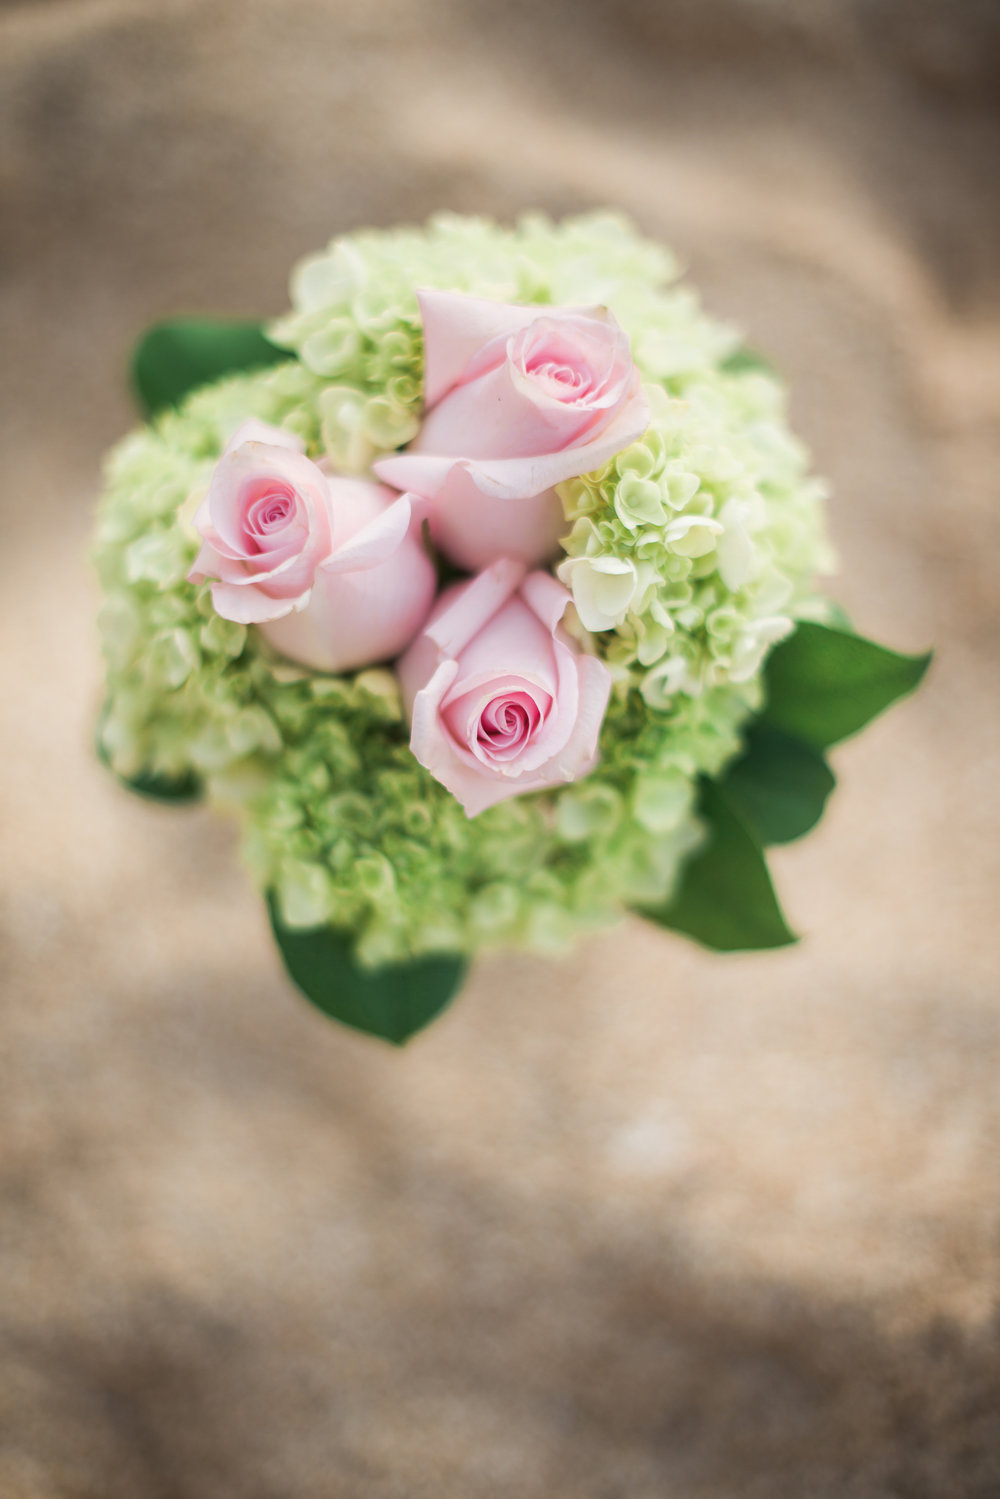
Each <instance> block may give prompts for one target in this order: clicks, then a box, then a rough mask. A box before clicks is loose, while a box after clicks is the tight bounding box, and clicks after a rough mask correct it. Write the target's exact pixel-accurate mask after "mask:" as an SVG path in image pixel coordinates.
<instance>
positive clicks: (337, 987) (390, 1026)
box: [268, 895, 468, 1046]
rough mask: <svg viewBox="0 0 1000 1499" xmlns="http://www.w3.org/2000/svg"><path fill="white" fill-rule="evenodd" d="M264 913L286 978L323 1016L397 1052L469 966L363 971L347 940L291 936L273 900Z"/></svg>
mask: <svg viewBox="0 0 1000 1499" xmlns="http://www.w3.org/2000/svg"><path fill="white" fill-rule="evenodd" d="M268 910H269V912H270V916H271V927H272V929H273V931H274V936H275V941H276V942H277V944H278V948H279V950H280V952H281V956H282V959H283V961H284V964H285V967H286V968H287V970H288V973H289V975H290V976H291V978H292V979H293V980H294V982H295V983H296V984H297V985H298V987H299V988H300V989H301V990H302V993H303V994H304V995H305V996H306V998H307V999H310V1000H311V1001H312V1002H313V1004H314V1005H316V1006H317V1008H318V1009H320V1010H322V1011H323V1012H324V1014H326V1015H330V1016H332V1018H333V1019H334V1020H339V1021H341V1022H342V1024H344V1025H349V1026H352V1027H353V1028H354V1029H355V1030H358V1031H366V1032H367V1033H368V1034H369V1035H371V1036H380V1037H381V1038H382V1039H383V1040H385V1041H392V1042H394V1043H395V1044H396V1045H397V1046H401V1045H402V1044H403V1042H404V1041H408V1040H409V1038H410V1037H411V1036H412V1035H415V1034H416V1032H417V1031H419V1030H421V1029H422V1028H423V1027H424V1026H425V1025H427V1024H428V1022H429V1021H431V1020H433V1019H434V1017H435V1016H436V1015H439V1014H440V1013H441V1011H442V1010H443V1009H444V1008H445V1006H446V1005H447V1004H448V1002H449V1001H450V1000H451V999H453V998H454V997H455V995H456V994H457V993H458V991H459V989H460V988H461V987H462V983H463V981H464V979H465V975H466V971H467V968H468V964H467V962H466V960H465V959H464V958H463V957H459V956H458V955H457V954H452V953H443V954H440V955H436V954H435V955H434V956H431V957H425V958H416V959H414V961H413V962H412V963H392V964H389V965H387V966H386V967H384V968H376V969H368V968H362V967H360V966H359V965H358V963H357V962H356V961H355V959H354V957H353V954H352V952H351V944H350V940H349V938H348V937H347V936H345V934H344V933H342V932H337V931H335V930H334V929H333V928H332V927H316V928H313V929H311V930H308V931H293V930H291V929H290V928H289V927H286V926H284V925H283V924H282V921H281V917H280V915H279V912H278V908H277V903H276V901H275V899H274V896H273V895H271V896H269V897H268Z"/></svg>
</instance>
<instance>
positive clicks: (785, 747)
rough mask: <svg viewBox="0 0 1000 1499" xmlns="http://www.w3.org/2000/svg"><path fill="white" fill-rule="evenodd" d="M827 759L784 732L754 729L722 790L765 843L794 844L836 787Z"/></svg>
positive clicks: (759, 726) (763, 727)
mask: <svg viewBox="0 0 1000 1499" xmlns="http://www.w3.org/2000/svg"><path fill="white" fill-rule="evenodd" d="M836 784H837V783H836V780H835V778H834V775H833V772H832V771H831V769H830V767H829V765H827V763H826V761H825V760H824V758H823V756H822V755H821V754H820V752H819V751H818V750H815V749H813V748H812V746H811V745H808V744H804V743H803V742H802V740H801V739H795V738H793V737H792V736H791V735H790V734H786V733H784V732H783V731H782V730H781V729H775V728H772V727H771V726H770V725H769V724H766V723H755V724H753V725H751V727H750V730H749V732H748V734H747V744H746V750H745V751H744V753H743V754H742V755H741V756H740V758H739V759H738V760H736V761H734V762H733V764H732V765H731V766H730V767H729V769H728V770H727V771H726V774H725V776H724V777H723V779H722V789H723V791H724V792H725V795H726V796H727V797H728V799H729V801H730V802H731V803H732V804H733V806H734V807H735V808H736V810H737V811H738V812H739V813H740V814H741V815H742V816H743V818H744V820H745V821H746V822H747V823H748V824H749V826H750V827H751V828H752V829H753V831H754V832H755V833H756V835H757V837H758V838H759V840H760V842H761V843H791V841H792V840H793V839H794V838H801V837H802V836H803V835H804V834H805V833H808V832H809V830H810V828H813V827H815V826H816V824H817V822H819V820H820V818H821V817H822V815H823V808H824V806H825V805H826V799H827V797H828V796H829V795H830V792H831V791H832V790H833V788H834V786H835V785H836Z"/></svg>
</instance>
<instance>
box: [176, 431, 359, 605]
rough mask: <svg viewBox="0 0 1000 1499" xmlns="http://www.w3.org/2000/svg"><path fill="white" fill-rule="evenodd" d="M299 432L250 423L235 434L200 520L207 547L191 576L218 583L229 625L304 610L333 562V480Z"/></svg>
mask: <svg viewBox="0 0 1000 1499" xmlns="http://www.w3.org/2000/svg"><path fill="white" fill-rule="evenodd" d="M304 448H305V444H304V443H303V442H302V441H301V439H300V438H298V437H296V436H295V435H294V434H293V433H291V432H285V431H283V430H282V429H281V428H280V427H269V426H268V425H267V424H266V423H265V422H258V421H249V422H244V423H243V425H242V426H241V427H240V428H239V429H238V430H237V431H236V432H235V433H234V435H233V438H232V440H231V441H230V443H229V445H228V447H227V448H226V449H225V451H224V452H223V454H222V457H221V458H220V459H219V461H218V463H217V464H216V467H215V472H214V474H213V475H212V482H211V484H210V485H209V488H208V493H207V494H206V496H205V498H204V500H202V502H201V505H200V506H199V509H198V513H197V514H196V516H195V518H194V524H195V529H196V530H197V531H198V533H199V535H200V536H201V537H202V547H201V551H200V552H199V553H198V556H197V557H196V558H195V562H194V566H193V567H192V569H191V571H190V572H189V573H188V578H189V580H190V581H191V582H192V583H200V582H201V581H202V580H203V579H205V578H212V579H214V580H215V581H213V583H212V603H213V604H214V605H215V609H216V612H217V613H218V614H221V615H222V616H223V618H224V619H234V620H238V621H239V622H240V624H245V625H246V624H258V623H260V622H261V621H263V620H269V619H278V618H280V617H281V615H283V614H290V613H291V611H292V610H293V609H301V608H302V607H303V605H304V604H305V603H306V602H307V601H308V598H309V592H310V590H311V588H312V584H313V577H314V575H315V572H316V568H317V567H318V566H319V564H320V562H322V561H323V560H324V558H326V557H328V556H329V555H330V547H331V541H332V526H331V517H330V492H329V484H328V481H327V478H326V476H325V474H324V473H323V472H322V470H321V469H319V468H318V467H317V466H316V464H315V463H311V462H310V460H309V459H308V458H307V457H306V456H305V452H304Z"/></svg>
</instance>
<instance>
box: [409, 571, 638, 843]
mask: <svg viewBox="0 0 1000 1499" xmlns="http://www.w3.org/2000/svg"><path fill="white" fill-rule="evenodd" d="M525 574H526V569H525V566H524V564H523V563H522V562H519V561H517V560H515V559H513V558H509V557H504V558H500V559H499V560H498V561H496V562H494V563H493V564H492V565H491V566H490V567H488V568H487V569H486V571H485V572H481V573H480V574H479V576H478V577H476V578H473V579H472V580H471V581H470V582H468V583H460V584H457V585H456V586H454V587H452V588H450V589H447V590H446V591H445V592H444V593H443V594H442V595H441V598H440V599H439V600H438V602H437V604H436V606H435V608H434V610H433V611H432V613H431V616H430V618H429V620H428V621H427V624H426V625H425V626H424V629H423V631H422V632H421V634H420V635H419V636H418V638H417V640H416V641H415V642H414V643H413V645H412V646H411V647H410V649H409V650H408V651H407V653H406V655H405V656H404V657H403V658H402V660H401V661H400V662H399V664H398V666H397V673H398V676H399V681H400V685H401V687H402V690H403V701H404V703H405V704H406V707H407V711H408V712H409V714H410V720H411V726H412V727H411V735H410V748H411V749H412V751H413V753H414V755H416V757H417V759H418V760H419V761H420V763H421V765H424V766H426V767H427V769H428V770H429V771H430V772H431V774H432V775H433V776H434V777H435V779H436V780H438V781H440V782H441V784H442V785H443V786H446V787H447V789H448V790H449V791H450V792H451V793H452V795H453V796H455V797H457V798H458V800H459V801H460V802H461V803H462V806H463V807H464V808H465V810H466V812H467V813H468V815H469V816H470V817H475V816H476V815H477V813H479V812H482V811H484V810H485V809H486V808H487V807H491V806H493V804H494V803H495V802H500V801H504V800H505V799H506V798H507V797H510V796H519V795H520V794H521V793H522V792H524V791H540V790H542V789H543V788H544V787H546V786H558V785H561V784H563V783H565V782H567V781H575V780H577V779H578V778H579V777H580V776H584V775H586V774H587V772H588V771H589V770H591V769H592V768H593V766H594V764H595V763H596V760H597V739H598V735H599V733H600V729H601V723H602V721H603V718H604V713H605V709H606V708H607V705H608V695H609V693H610V691H611V674H610V672H609V671H608V669H607V667H606V666H605V665H604V663H603V662H602V661H598V659H597V658H596V657H595V656H587V655H585V654H583V652H581V651H580V649H579V647H578V646H577V645H576V644H575V643H574V642H573V641H572V640H571V639H570V637H569V636H568V635H567V634H566V633H565V631H564V630H563V629H562V627H561V624H560V621H561V619H562V616H563V613H564V611H565V609H566V605H567V604H568V603H569V602H570V595H569V593H568V592H567V591H566V589H565V588H563V586H562V584H561V583H557V582H556V580H555V578H553V577H552V576H551V574H550V573H546V572H533V573H528V574H527V576H526V575H525Z"/></svg>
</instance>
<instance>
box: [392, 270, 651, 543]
mask: <svg viewBox="0 0 1000 1499" xmlns="http://www.w3.org/2000/svg"><path fill="white" fill-rule="evenodd" d="M417 296H418V299H419V302H420V311H421V315H422V317H423V324H424V359H425V371H424V401H425V408H426V415H425V418H424V422H423V425H422V427H421V429H420V432H419V433H418V435H417V437H416V439H415V440H414V441H413V442H412V443H410V445H409V447H407V448H406V449H405V450H404V451H403V452H402V453H395V454H393V455H391V456H390V457H388V458H384V459H382V460H381V461H380V462H378V463H376V465H375V472H376V473H377V474H378V475H379V477H380V478H381V479H384V480H385V481H386V482H387V483H389V484H393V485H395V487H396V488H397V489H405V490H410V491H412V492H413V493H415V494H420V495H423V496H424V497H425V498H426V499H427V500H428V501H429V502H430V522H431V532H432V535H433V536H434V539H435V541H436V542H437V544H438V545H439V546H440V548H441V550H442V551H443V552H445V553H446V555H447V556H448V557H450V558H451V560H452V561H453V562H456V563H458V565H459V566H460V567H465V568H470V569H474V568H480V567H485V566H486V565H488V564H489V563H490V562H492V561H493V560H494V559H495V558H496V557H499V556H512V557H518V558H520V559H522V560H523V561H525V562H528V563H537V562H542V561H544V560H546V559H547V558H549V557H550V556H552V554H553V552H554V551H555V550H556V546H557V542H558V539H559V536H560V534H561V532H562V531H563V530H564V528H565V523H564V521H563V515H562V508H561V506H560V504H559V500H558V498H557V496H556V494H555V491H554V486H555V485H556V484H560V483H562V481H563V480H564V479H570V478H573V477H575V476H577V475H579V474H586V473H590V472H591V470H593V469H595V468H600V467H601V465H602V464H604V463H607V461H608V460H609V459H610V458H613V457H614V456H615V454H616V453H620V452H621V450H622V449H623V448H626V447H628V446H629V444H630V443H633V442H635V441H636V440H637V439H638V438H640V437H641V436H642V434H643V432H644V431H645V430H646V427H647V425H648V422H649V410H648V407H647V405H646V401H645V398H644V396H643V394H642V386H641V384H640V380H639V375H638V372H637V370H636V369H635V367H634V365H633V363H632V356H631V353H630V350H629V342H628V338H627V337H626V335H625V333H624V331H623V329H622V328H621V327H620V326H619V325H618V323H617V322H616V321H615V319H614V317H613V316H612V315H611V313H610V312H609V311H608V309H607V308H606V307H589V308H575V307H520V306H515V305H510V304H507V303H503V302H486V301H482V300H480V299H479V298H478V297H469V296H464V295H462V294H460V293H458V292H442V291H420V292H418V293H417Z"/></svg>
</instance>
